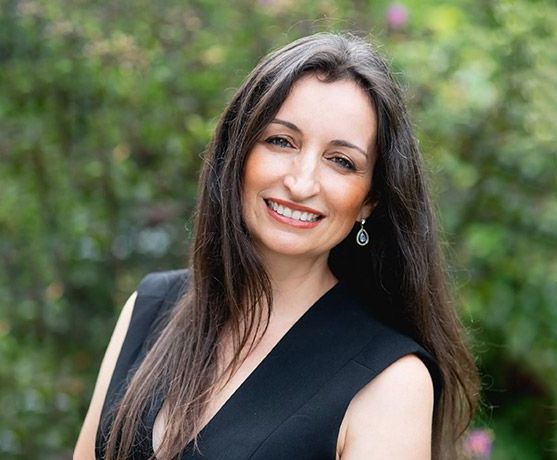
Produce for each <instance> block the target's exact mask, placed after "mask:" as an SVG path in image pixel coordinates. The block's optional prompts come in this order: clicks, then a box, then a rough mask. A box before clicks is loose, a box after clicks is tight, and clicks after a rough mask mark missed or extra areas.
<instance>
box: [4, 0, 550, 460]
mask: <svg viewBox="0 0 557 460" xmlns="http://www.w3.org/2000/svg"><path fill="white" fill-rule="evenodd" d="M324 30H345V31H353V32H357V33H360V34H364V35H367V34H371V35H372V37H373V40H374V41H375V42H376V43H377V44H378V46H379V47H380V49H381V50H382V52H383V53H384V54H385V55H386V56H388V59H389V61H390V62H391V64H392V66H393V68H394V70H395V72H396V74H397V78H398V79H399V80H400V82H401V83H402V85H403V86H404V88H405V91H406V94H407V98H408V103H409V106H410V110H411V113H412V116H413V120H414V123H415V127H416V130H417V133H418V136H419V139H420V143H421V148H422V151H423V154H424V156H425V158H426V163H427V167H428V170H429V172H430V176H431V184H432V190H433V193H434V196H435V197H436V200H437V202H438V204H439V213H440V216H441V220H442V224H443V227H444V231H445V233H444V236H445V239H446V243H447V244H446V246H445V247H446V250H447V255H448V258H449V261H450V266H451V274H452V276H453V279H454V281H455V289H456V293H457V307H458V309H459V312H460V314H461V317H462V319H463V321H464V323H465V324H466V325H467V327H468V329H469V332H470V340H471V342H472V344H473V346H474V351H475V354H476V356H477V361H478V365H479V367H480V369H481V373H482V377H483V386H484V390H483V404H482V411H481V412H480V414H479V415H478V417H477V420H476V421H475V423H474V426H473V428H472V430H471V432H470V434H469V435H468V441H467V448H468V452H469V457H470V458H485V459H487V458H492V459H497V460H499V459H520V460H529V459H556V458H557V449H556V446H557V383H556V382H557V306H556V298H557V147H556V140H557V136H556V135H555V131H556V130H557V126H555V123H556V120H557V33H556V30H557V4H556V3H555V2H554V1H551V0H548V1H535V0H516V1H504V0H500V1H492V0H454V1H432V0H407V1H404V2H401V3H392V2H389V1H381V0H367V1H366V0H353V1H343V0H314V1H309V0H234V1H229V2H219V1H216V0H197V1H194V0H160V1H152V0H151V1H147V0H117V1H113V2H101V1H95V0H0V232H1V233H0V258H1V261H0V458H2V459H8V460H9V459H35V458H41V459H47V460H48V459H64V458H70V456H71V452H72V449H73V445H74V443H75V440H76V437H77V434H78V431H79V428H80V425H81V422H82V419H83V417H84V414H85V411H86V408H87V405H88V403H89V399H90V397H91V392H92V389H93V385H94V380H95V377H96V373H97V370H98V367H99V365H100V360H101V358H102V355H103V352H104V349H105V347H106V345H107V343H108V339H109V337H110V334H111V331H112V329H113V327H114V324H115V320H116V318H117V315H118V312H119V310H120V308H121V306H122V305H123V303H124V302H125V300H126V298H127V297H128V296H129V294H130V293H131V292H132V291H133V290H134V289H135V287H136V286H137V283H138V281H139V280H140V279H141V278H142V277H143V276H144V275H145V274H146V273H148V272H151V271H154V270H158V269H171V268H179V267H182V266H184V264H185V263H186V256H187V242H188V239H189V237H190V231H191V212H192V208H193V205H194V200H195V193H196V177H197V173H198V168H199V165H200V158H201V156H202V154H203V151H204V149H205V146H206V144H207V142H208V140H209V138H210V135H211V132H212V130H213V127H214V126H215V122H216V119H217V117H218V115H219V113H220V112H221V111H222V109H223V108H224V106H225V104H226V102H227V101H228V100H229V98H230V96H231V94H232V92H233V91H234V89H235V88H236V87H237V86H238V85H239V84H240V82H241V80H242V79H243V78H244V77H245V75H246V74H247V72H248V71H249V70H250V69H251V68H252V67H253V66H254V64H255V63H256V62H257V60H258V59H259V58H260V57H261V56H262V55H264V54H265V53H266V52H267V51H269V50H270V49H273V48H276V47H279V46H281V45H283V44H285V43H287V42H289V41H291V40H293V39H295V38H297V37H300V36H302V35H307V34H309V33H312V32H317V31H324Z"/></svg>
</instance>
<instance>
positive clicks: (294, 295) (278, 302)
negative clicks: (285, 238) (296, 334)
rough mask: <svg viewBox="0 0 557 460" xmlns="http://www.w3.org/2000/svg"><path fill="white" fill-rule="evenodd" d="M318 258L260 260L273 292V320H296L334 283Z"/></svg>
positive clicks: (274, 257)
mask: <svg viewBox="0 0 557 460" xmlns="http://www.w3.org/2000/svg"><path fill="white" fill-rule="evenodd" d="M327 258H328V255H327V254H325V255H323V256H320V257H318V258H292V257H287V256H277V255H273V256H272V257H264V264H265V269H266V271H267V273H268V274H269V278H270V280H271V284H272V288H273V309H272V316H273V317H287V318H288V317H298V316H300V315H301V314H303V313H304V312H305V311H306V310H307V309H308V308H309V307H310V306H311V305H313V303H315V301H316V300H317V299H319V298H320V297H321V296H322V295H323V294H324V293H325V292H327V291H328V290H329V289H331V288H332V287H333V286H334V285H335V284H336V282H337V279H336V278H335V277H334V275H333V274H332V272H331V270H330V269H329V266H328V264H327Z"/></svg>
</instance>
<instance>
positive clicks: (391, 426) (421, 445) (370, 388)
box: [340, 354, 434, 459]
mask: <svg viewBox="0 0 557 460" xmlns="http://www.w3.org/2000/svg"><path fill="white" fill-rule="evenodd" d="M433 406H434V387H433V380H432V377H431V374H430V371H429V369H428V367H427V366H426V365H425V364H424V362H423V361H422V360H421V359H420V358H418V357H417V356H416V355H413V354H409V355H405V356H403V357H401V358H399V359H397V360H396V361H395V362H394V363H392V364H391V365H390V366H388V367H387V368H386V369H385V370H384V371H383V372H381V373H380V374H379V375H378V376H377V377H376V378H374V379H373V380H372V381H370V382H369V383H368V384H367V385H366V386H364V387H363V388H362V389H361V390H360V391H359V392H358V393H357V394H356V396H355V397H354V398H353V399H352V401H351V402H350V405H349V406H348V409H347V411H346V415H345V419H344V421H343V424H342V425H343V426H342V427H341V434H342V438H341V443H340V444H341V446H340V447H341V449H340V450H341V452H342V453H341V458H342V459H352V458H354V459H355V458H369V459H380V458H400V459H406V458H407V459H428V458H430V455H431V453H430V451H431V425H432V417H433Z"/></svg>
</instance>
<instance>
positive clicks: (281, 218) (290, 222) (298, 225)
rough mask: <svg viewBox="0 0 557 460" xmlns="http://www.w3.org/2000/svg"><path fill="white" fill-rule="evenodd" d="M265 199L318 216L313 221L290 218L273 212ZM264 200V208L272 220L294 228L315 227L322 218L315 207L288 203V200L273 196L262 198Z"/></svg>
mask: <svg viewBox="0 0 557 460" xmlns="http://www.w3.org/2000/svg"><path fill="white" fill-rule="evenodd" d="M267 201H273V202H275V203H277V204H281V205H283V206H287V207H289V208H290V209H294V210H295V211H301V212H311V213H313V214H317V215H318V216H319V218H318V219H317V220H316V221H314V222H307V221H305V222H304V221H301V220H296V219H292V218H290V217H286V216H282V215H280V214H279V213H277V212H275V211H274V210H273V209H272V208H270V207H269V206H268V205H267ZM264 202H265V208H266V209H267V212H268V213H269V216H270V217H272V218H273V219H274V220H276V221H277V222H280V223H281V224H287V225H289V226H291V227H296V228H300V229H311V228H314V227H317V226H318V225H319V223H320V222H321V221H322V220H323V217H324V216H323V214H321V213H320V212H319V211H316V210H315V209H312V208H308V207H306V206H300V205H297V204H294V203H290V202H289V201H285V200H276V199H274V198H267V199H265V200H264Z"/></svg>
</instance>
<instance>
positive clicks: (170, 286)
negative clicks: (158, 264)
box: [137, 269, 191, 297]
mask: <svg viewBox="0 0 557 460" xmlns="http://www.w3.org/2000/svg"><path fill="white" fill-rule="evenodd" d="M190 275H191V270H189V269H183V270H171V271H164V272H153V273H149V274H148V275H147V276H145V277H144V278H143V279H142V280H141V282H140V283H139V286H138V288H137V293H138V295H140V296H145V297H165V296H167V295H168V292H169V290H181V289H182V288H183V287H184V286H185V284H186V283H187V280H188V279H189V278H190Z"/></svg>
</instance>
